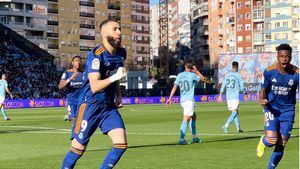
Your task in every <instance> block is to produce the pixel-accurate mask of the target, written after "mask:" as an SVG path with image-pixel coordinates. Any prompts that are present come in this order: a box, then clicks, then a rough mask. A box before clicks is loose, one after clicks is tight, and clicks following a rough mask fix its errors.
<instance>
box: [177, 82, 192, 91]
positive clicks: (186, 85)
mask: <svg viewBox="0 0 300 169" xmlns="http://www.w3.org/2000/svg"><path fill="white" fill-rule="evenodd" d="M179 87H180V89H181V90H183V91H189V90H190V86H189V82H188V81H187V80H184V81H183V82H182V81H180V82H179Z"/></svg>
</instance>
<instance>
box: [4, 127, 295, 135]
mask: <svg viewBox="0 0 300 169" xmlns="http://www.w3.org/2000/svg"><path fill="white" fill-rule="evenodd" d="M0 128H29V129H43V130H56V131H52V132H51V131H24V132H22V133H31V134H70V133H71V130H70V129H57V128H51V127H39V126H0ZM127 134H128V135H176V136H177V135H178V133H135V132H127ZM187 135H191V134H187ZM197 135H199V136H261V135H262V134H258V133H247V132H246V133H228V134H225V133H199V134H197ZM292 136H297V135H292Z"/></svg>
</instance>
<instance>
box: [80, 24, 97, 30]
mask: <svg viewBox="0 0 300 169" xmlns="http://www.w3.org/2000/svg"><path fill="white" fill-rule="evenodd" d="M80 28H88V29H95V25H90V24H80Z"/></svg>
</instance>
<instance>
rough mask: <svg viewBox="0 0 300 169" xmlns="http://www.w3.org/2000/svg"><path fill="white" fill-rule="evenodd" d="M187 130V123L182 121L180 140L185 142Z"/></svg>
mask: <svg viewBox="0 0 300 169" xmlns="http://www.w3.org/2000/svg"><path fill="white" fill-rule="evenodd" d="M186 129H187V122H185V121H182V123H181V126H180V140H184V137H185V134H186Z"/></svg>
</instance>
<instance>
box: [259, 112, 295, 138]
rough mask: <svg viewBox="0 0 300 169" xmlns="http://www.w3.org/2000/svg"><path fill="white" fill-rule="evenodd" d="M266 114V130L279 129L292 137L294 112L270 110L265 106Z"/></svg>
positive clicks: (280, 132) (285, 135)
mask: <svg viewBox="0 0 300 169" xmlns="http://www.w3.org/2000/svg"><path fill="white" fill-rule="evenodd" d="M264 114H265V124H264V130H271V131H277V132H278V133H279V134H281V135H283V136H284V137H287V138H289V137H290V135H291V131H292V129H293V124H294V120H291V119H293V117H294V115H293V114H294V113H293V112H286V113H280V112H279V111H275V110H273V111H270V110H269V109H267V108H265V109H264Z"/></svg>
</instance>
